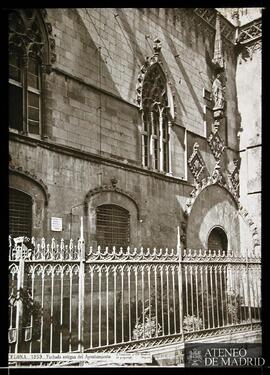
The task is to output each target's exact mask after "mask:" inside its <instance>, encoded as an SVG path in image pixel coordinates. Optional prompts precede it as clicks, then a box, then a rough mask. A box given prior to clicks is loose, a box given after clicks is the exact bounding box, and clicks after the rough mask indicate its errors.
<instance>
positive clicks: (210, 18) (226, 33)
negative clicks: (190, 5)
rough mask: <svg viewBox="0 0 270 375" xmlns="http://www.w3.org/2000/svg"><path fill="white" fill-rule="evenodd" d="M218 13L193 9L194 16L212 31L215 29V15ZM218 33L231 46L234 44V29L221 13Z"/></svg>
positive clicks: (207, 9) (212, 10) (209, 9)
mask: <svg viewBox="0 0 270 375" xmlns="http://www.w3.org/2000/svg"><path fill="white" fill-rule="evenodd" d="M217 13H219V12H218V11H217V10H216V9H215V8H195V9H194V14H195V15H196V16H197V17H199V18H200V19H201V20H203V21H204V22H205V24H207V25H208V26H209V28H211V29H212V30H215V27H216V15H217ZM219 15H220V32H221V35H222V36H223V37H224V38H225V39H226V40H227V41H228V42H230V43H231V44H234V43H235V35H236V27H235V26H234V25H233V24H232V23H231V22H230V21H228V20H227V19H226V18H225V17H224V16H223V15H222V14H221V13H219Z"/></svg>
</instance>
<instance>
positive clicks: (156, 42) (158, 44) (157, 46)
mask: <svg viewBox="0 0 270 375" xmlns="http://www.w3.org/2000/svg"><path fill="white" fill-rule="evenodd" d="M153 49H154V51H155V55H159V53H160V50H161V41H160V40H159V39H158V38H156V39H155V40H154V46H153Z"/></svg>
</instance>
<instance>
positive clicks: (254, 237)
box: [239, 205, 260, 249]
mask: <svg viewBox="0 0 270 375" xmlns="http://www.w3.org/2000/svg"><path fill="white" fill-rule="evenodd" d="M239 214H240V216H241V217H242V218H243V220H244V221H245V222H246V224H247V225H248V226H249V228H250V230H251V233H252V240H253V248H254V249H255V247H256V246H260V240H259V234H258V228H257V227H256V225H255V222H254V220H253V218H252V216H251V215H250V214H249V213H248V211H247V210H246V209H245V208H244V207H243V206H242V205H239Z"/></svg>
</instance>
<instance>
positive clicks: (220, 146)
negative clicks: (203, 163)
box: [207, 131, 225, 160]
mask: <svg viewBox="0 0 270 375" xmlns="http://www.w3.org/2000/svg"><path fill="white" fill-rule="evenodd" d="M207 142H208V144H209V146H210V149H211V151H212V153H213V155H214V157H215V159H216V160H219V159H220V157H221V155H222V153H223V151H224V148H225V144H224V141H223V139H222V138H221V137H220V135H219V132H218V131H215V132H213V131H212V132H211V134H210V135H209V137H208V139H207Z"/></svg>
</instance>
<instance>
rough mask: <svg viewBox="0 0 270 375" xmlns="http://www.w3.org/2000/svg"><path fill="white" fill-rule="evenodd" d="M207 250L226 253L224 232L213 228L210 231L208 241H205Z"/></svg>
mask: <svg viewBox="0 0 270 375" xmlns="http://www.w3.org/2000/svg"><path fill="white" fill-rule="evenodd" d="M207 248H208V250H211V251H213V250H215V251H218V250H221V251H225V253H227V248H228V239H227V235H226V233H225V231H224V230H223V229H222V228H220V227H215V228H213V229H212V230H211V232H210V234H209V236H208V241H207Z"/></svg>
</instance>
